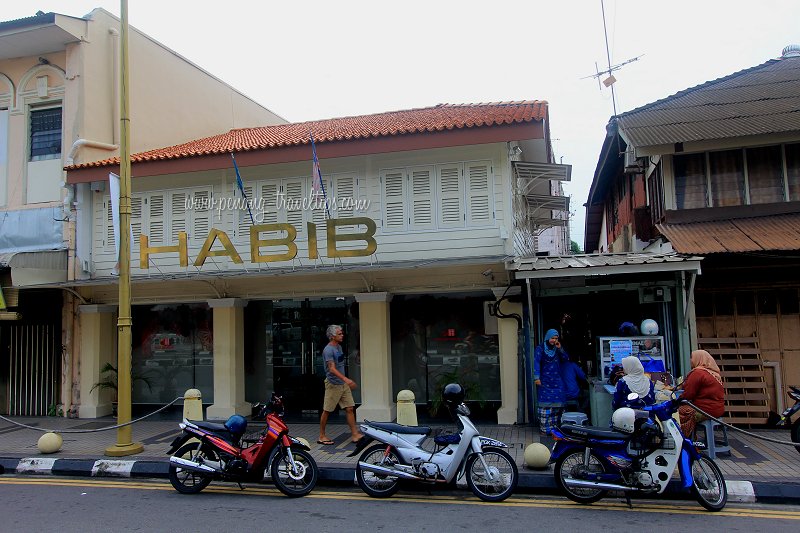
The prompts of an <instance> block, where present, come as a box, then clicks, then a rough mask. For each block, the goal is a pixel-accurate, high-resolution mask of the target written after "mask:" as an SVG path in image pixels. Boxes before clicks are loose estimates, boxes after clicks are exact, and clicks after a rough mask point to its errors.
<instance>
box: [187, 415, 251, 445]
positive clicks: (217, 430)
mask: <svg viewBox="0 0 800 533" xmlns="http://www.w3.org/2000/svg"><path fill="white" fill-rule="evenodd" d="M189 422H191V423H192V424H194V425H195V426H197V427H199V428H201V429H204V430H206V431H209V432H211V433H213V434H215V435H219V436H220V437H222V438H223V439H225V440H226V441H228V442H230V443H231V444H233V445H234V446H238V445H239V439H241V438H242V436H241V435H237V434H234V433H231V432H230V430H229V429H228V428H226V427H225V424H216V423H214V422H204V421H202V420H190V421H189Z"/></svg>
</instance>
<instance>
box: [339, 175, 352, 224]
mask: <svg viewBox="0 0 800 533" xmlns="http://www.w3.org/2000/svg"><path fill="white" fill-rule="evenodd" d="M334 194H335V195H336V204H337V205H336V218H352V217H353V215H354V211H355V200H356V178H355V177H354V176H339V177H337V178H335V184H334Z"/></svg>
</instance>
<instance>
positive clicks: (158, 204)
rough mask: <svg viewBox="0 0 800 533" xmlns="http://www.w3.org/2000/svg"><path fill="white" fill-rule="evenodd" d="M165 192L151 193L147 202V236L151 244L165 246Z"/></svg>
mask: <svg viewBox="0 0 800 533" xmlns="http://www.w3.org/2000/svg"><path fill="white" fill-rule="evenodd" d="M164 199H165V198H164V193H158V194H150V196H149V198H147V199H146V203H147V236H148V238H149V243H150V246H163V245H164V244H165V242H164V215H165V212H164V211H165V205H164Z"/></svg>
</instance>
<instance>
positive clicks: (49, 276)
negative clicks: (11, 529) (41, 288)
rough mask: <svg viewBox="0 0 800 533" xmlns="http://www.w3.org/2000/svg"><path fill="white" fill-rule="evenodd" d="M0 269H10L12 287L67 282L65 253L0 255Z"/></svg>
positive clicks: (52, 251)
mask: <svg viewBox="0 0 800 533" xmlns="http://www.w3.org/2000/svg"><path fill="white" fill-rule="evenodd" d="M0 267H5V268H10V269H11V283H12V285H13V286H14V287H29V286H32V285H43V284H48V283H60V282H63V281H66V280H67V251H66V250H41V251H36V252H6V253H0Z"/></svg>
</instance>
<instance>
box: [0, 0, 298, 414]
mask: <svg viewBox="0 0 800 533" xmlns="http://www.w3.org/2000/svg"><path fill="white" fill-rule="evenodd" d="M119 55H120V20H119V19H118V18H117V17H115V16H113V15H111V14H110V13H108V12H107V11H105V10H103V9H95V10H93V11H92V12H91V13H89V14H88V15H86V16H83V17H73V16H68V15H62V14H58V13H42V12H39V13H37V14H36V15H34V16H31V17H27V18H23V19H19V20H10V21H4V22H0V289H1V291H0V296H2V297H0V413H4V414H14V415H44V414H48V413H53V414H55V413H56V412H57V411H58V409H57V406H65V407H66V408H67V409H69V408H70V407H77V406H78V405H79V404H80V397H79V394H78V392H79V389H80V387H81V385H79V383H78V381H79V380H80V379H81V376H82V375H83V376H93V375H94V377H93V378H91V377H90V379H93V380H94V381H97V379H98V378H97V376H96V374H97V372H98V368H97V367H94V368H93V367H92V366H90V365H91V363H92V361H88V360H83V361H81V360H80V358H79V353H78V339H79V338H80V337H79V336H77V335H79V333H77V331H79V330H76V329H75V328H76V327H77V324H76V323H75V317H76V316H77V313H78V305H79V304H80V303H85V302H86V300H85V298H83V297H82V296H81V295H80V294H79V293H78V292H77V291H75V290H73V289H71V288H70V286H69V285H68V284H66V285H65V283H66V282H67V281H68V280H72V279H76V278H82V277H86V276H91V275H92V274H91V273H92V270H93V268H94V261H93V259H92V256H91V250H90V248H91V245H90V243H85V242H84V243H76V242H75V240H74V235H75V232H76V231H77V232H78V233H79V234H82V233H85V232H86V231H87V230H86V229H83V226H84V225H91V223H92V221H91V220H89V219H85V220H83V219H77V218H76V217H75V213H76V209H77V210H78V212H85V209H86V207H85V206H84V204H83V203H84V202H86V201H89V200H90V199H91V196H92V194H103V191H106V194H107V185H106V183H105V182H103V183H100V182H97V183H95V185H94V186H95V188H96V191H94V192H91V193H90V192H89V191H88V188H87V190H85V191H84V190H77V191H76V187H74V186H73V185H69V184H66V183H65V176H66V175H65V172H64V170H63V168H64V166H66V165H73V164H81V163H85V162H87V161H95V160H98V159H103V158H107V157H110V156H113V155H117V154H118V153H119V134H118V132H119V123H120V116H119V108H120V105H119V101H120V94H119V91H120V83H119V80H120V72H119ZM129 57H130V70H131V72H132V76H131V83H130V87H129V94H130V101H131V108H132V111H131V118H132V122H133V126H132V131H133V138H132V141H131V148H132V150H133V151H136V152H139V151H143V150H147V149H150V148H155V147H160V146H166V145H170V144H176V143H179V142H184V141H187V140H189V139H194V138H197V137H201V136H205V135H212V134H215V133H218V132H220V131H225V130H227V129H230V128H237V127H247V126H254V125H268V124H280V123H284V122H285V121H284V120H283V119H282V118H280V117H278V116H277V115H275V114H274V113H272V112H271V111H270V110H268V109H266V108H264V107H263V106H261V105H259V104H257V103H256V102H254V101H252V100H251V99H249V98H247V97H246V96H244V95H242V94H241V93H239V92H238V91H236V90H235V89H233V88H232V87H230V86H228V85H227V84H225V83H224V82H222V81H221V80H219V79H218V78H216V77H214V76H212V75H211V74H209V73H208V72H206V71H204V70H203V69H201V68H200V67H198V66H197V65H194V64H193V63H191V62H190V61H188V60H187V59H185V58H183V57H181V56H180V55H178V54H177V53H175V52H174V51H172V50H170V49H168V48H166V47H165V46H163V45H162V44H160V43H158V42H157V41H155V40H153V39H152V38H151V37H149V36H147V35H145V34H143V33H141V32H139V31H137V30H136V29H134V28H131V29H130V32H129ZM173 80H181V83H180V90H177V91H176V90H173V89H174V83H173ZM220 101H224V102H225V105H224V106H219V105H218V103H219V102H220ZM78 189H80V187H78ZM77 246H83V248H82V249H78V248H77ZM104 350H105V351H107V352H110V351H113V350H110V347H109V346H106V345H104ZM90 385H91V383H90ZM89 414H91V413H89Z"/></svg>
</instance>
